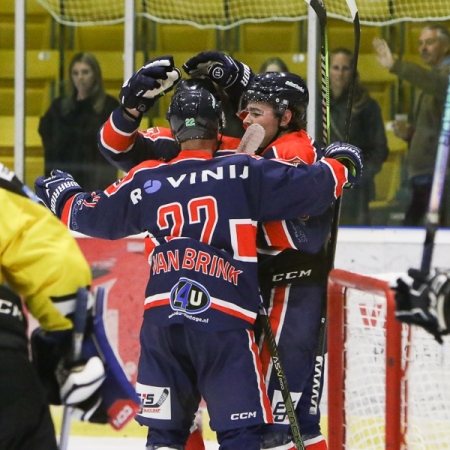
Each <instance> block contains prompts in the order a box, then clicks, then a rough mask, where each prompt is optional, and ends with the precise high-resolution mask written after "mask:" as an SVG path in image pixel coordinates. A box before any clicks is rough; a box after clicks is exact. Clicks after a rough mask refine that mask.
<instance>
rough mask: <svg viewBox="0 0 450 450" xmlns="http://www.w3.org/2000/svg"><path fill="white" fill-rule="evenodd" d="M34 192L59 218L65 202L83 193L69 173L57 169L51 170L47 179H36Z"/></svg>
mask: <svg viewBox="0 0 450 450" xmlns="http://www.w3.org/2000/svg"><path fill="white" fill-rule="evenodd" d="M34 190H35V192H36V195H37V196H38V198H39V199H40V200H41V201H42V203H44V205H45V206H46V207H47V208H48V209H50V211H51V212H52V213H53V214H55V215H56V216H58V217H59V218H61V214H62V210H63V208H64V205H65V203H66V201H67V200H68V199H69V198H70V197H72V196H73V195H75V194H78V193H79V192H83V189H82V188H81V186H80V185H79V184H78V183H77V182H76V181H75V180H74V179H73V177H72V175H70V173H67V172H63V171H61V170H58V169H55V170H52V171H51V173H50V176H49V177H48V178H45V177H39V178H37V179H36V181H35V182H34Z"/></svg>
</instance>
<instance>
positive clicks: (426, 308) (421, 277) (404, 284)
mask: <svg viewBox="0 0 450 450" xmlns="http://www.w3.org/2000/svg"><path fill="white" fill-rule="evenodd" d="M408 275H409V276H408V277H403V278H399V279H398V280H397V284H396V286H395V287H394V290H395V302H396V313H395V316H396V317H397V319H398V320H399V321H400V322H403V323H407V324H410V325H418V326H420V327H422V328H424V329H425V330H426V331H428V332H429V333H431V334H432V335H433V336H434V338H435V339H436V341H438V342H439V343H441V344H442V337H441V336H442V335H444V334H448V333H449V331H450V330H449V328H450V327H449V325H450V295H449V294H450V280H449V273H447V272H442V271H436V270H432V271H431V272H430V273H429V274H428V275H427V274H424V273H423V272H421V271H420V270H417V269H409V270H408Z"/></svg>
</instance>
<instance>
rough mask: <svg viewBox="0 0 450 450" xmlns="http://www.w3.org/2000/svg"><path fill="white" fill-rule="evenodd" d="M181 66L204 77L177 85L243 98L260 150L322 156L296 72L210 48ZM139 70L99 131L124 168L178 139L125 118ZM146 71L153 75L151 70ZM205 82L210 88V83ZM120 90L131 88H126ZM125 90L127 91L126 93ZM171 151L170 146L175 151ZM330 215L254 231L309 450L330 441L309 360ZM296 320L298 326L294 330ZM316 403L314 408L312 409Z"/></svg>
mask: <svg viewBox="0 0 450 450" xmlns="http://www.w3.org/2000/svg"><path fill="white" fill-rule="evenodd" d="M155 64H157V65H160V64H163V59H161V60H156V61H155ZM166 67H168V69H167V70H168V71H169V70H172V68H171V66H170V65H167V66H166ZM184 69H185V71H186V72H187V73H188V74H189V75H192V76H198V75H200V76H201V77H206V78H193V79H188V80H181V82H180V83H179V85H178V86H177V89H185V88H189V87H190V86H197V85H199V84H206V82H209V84H210V85H211V84H212V83H211V82H210V79H211V80H213V81H214V82H215V83H217V84H219V85H220V86H221V87H222V88H223V92H225V93H226V94H228V95H229V96H230V100H231V102H232V103H233V104H234V105H235V106H236V108H237V106H238V104H239V101H240V100H242V102H241V103H242V105H241V109H242V110H243V111H241V113H243V114H242V117H243V119H244V122H243V123H244V126H248V125H251V124H252V123H258V124H260V125H262V126H263V127H264V129H265V132H266V135H265V139H264V141H263V142H262V143H261V146H260V148H259V149H258V153H259V154H261V156H263V157H264V158H268V159H270V158H275V157H277V158H283V159H285V160H288V161H290V162H292V163H306V164H313V163H314V162H316V161H318V160H319V159H320V158H321V157H322V156H323V150H322V148H321V147H320V146H319V145H318V144H316V143H315V141H314V140H313V138H312V137H310V136H309V135H308V134H307V133H306V131H305V125H306V122H305V112H306V107H307V106H308V100H309V98H308V89H307V87H306V84H305V83H304V81H303V80H302V78H301V77H299V76H298V75H295V74H289V73H287V74H286V73H268V74H261V75H258V76H256V78H255V75H254V74H253V73H252V72H251V70H250V69H249V68H248V67H247V66H246V65H245V64H243V63H241V62H239V61H236V60H234V59H233V58H231V57H229V56H227V55H224V54H223V53H220V52H215V51H212V52H202V53H200V54H199V55H196V56H194V57H193V58H191V59H190V60H188V61H187V62H186V63H185V64H184ZM138 74H139V72H138V73H137V74H135V78H134V79H133V77H132V78H131V79H130V80H129V85H130V86H135V87H134V90H135V91H139V93H140V94H139V97H138V98H132V99H131V100H129V101H128V102H127V101H126V100H123V106H122V109H118V110H116V111H115V112H114V113H113V114H112V115H111V117H110V119H109V120H108V122H107V123H106V124H105V125H104V127H103V128H102V130H101V133H100V140H99V148H100V150H101V151H102V153H103V154H104V155H105V156H106V157H107V158H108V159H110V160H111V161H112V162H113V164H115V165H116V166H117V167H119V168H121V169H123V170H129V169H130V168H131V167H133V165H135V164H137V163H139V162H142V161H143V160H144V159H145V158H153V157H155V156H154V155H155V153H157V154H161V152H162V149H170V148H172V146H173V145H175V146H176V143H175V141H174V140H173V136H172V134H171V132H170V130H169V129H164V128H156V129H150V130H148V131H146V132H141V131H136V129H137V126H138V125H137V124H136V123H133V121H132V120H131V119H128V120H127V119H126V117H127V116H128V115H131V114H134V117H135V118H136V117H140V115H139V112H138V111H133V109H130V108H127V107H125V105H129V106H134V105H135V104H136V103H140V102H147V100H146V99H142V95H143V92H145V88H146V87H147V88H148V89H149V90H148V91H147V95H148V96H150V95H151V90H150V87H151V81H150V80H147V84H146V85H145V84H143V78H142V77H139V75H138ZM146 76H147V77H149V78H152V77H151V74H149V73H148V72H147V75H146ZM137 87H139V88H140V89H137ZM205 87H207V88H208V89H211V87H210V86H205ZM124 89H128V90H129V88H128V87H125V88H124ZM128 90H126V91H125V90H124V92H125V93H128V94H129V92H128ZM242 94H244V95H243V96H242ZM241 96H242V99H241ZM124 111H125V112H124ZM222 140H223V141H224V142H226V143H227V145H228V148H229V149H231V148H236V146H237V142H236V140H234V141H231V142H230V141H227V138H226V137H223V138H222ZM333 145H338V146H340V145H342V144H340V143H337V144H333ZM176 151H177V150H176V149H173V150H172V152H173V153H176ZM165 154H166V153H165ZM304 219H307V220H304ZM331 220H332V212H331V210H330V209H329V210H327V211H326V212H325V213H324V214H322V215H320V216H315V217H312V216H310V217H308V218H303V220H301V219H296V220H294V221H282V222H271V223H267V224H264V225H261V226H260V230H259V237H260V238H259V262H260V283H261V287H262V289H263V296H264V298H265V301H266V306H267V308H268V310H269V314H270V319H271V323H272V326H273V328H274V329H275V331H276V338H277V342H278V345H279V347H280V351H281V353H282V354H288V355H289V358H285V359H286V360H287V361H286V363H285V365H286V367H287V375H288V381H289V382H290V386H291V385H292V387H291V391H292V393H293V396H294V401H295V402H299V405H298V406H297V410H296V411H297V415H298V419H299V423H300V427H301V430H302V432H303V433H304V435H303V436H304V440H305V445H306V448H307V449H308V450H325V449H326V448H327V445H326V441H325V439H324V437H323V435H322V434H321V430H320V410H319V408H318V403H319V401H320V396H321V385H320V386H315V387H314V389H313V382H314V375H315V373H314V367H313V365H314V361H315V349H316V347H317V340H318V327H319V324H320V310H321V297H322V296H323V295H325V289H326V279H327V273H326V270H324V267H325V257H326V256H325V255H326V253H325V252H326V249H325V246H326V243H327V239H328V236H329V232H330V229H331ZM299 326H300V327H301V332H297V330H298V329H299ZM262 359H263V367H264V370H265V375H266V376H267V377H268V379H269V380H270V382H269V391H270V397H271V399H272V404H273V405H272V406H273V410H274V411H276V412H277V414H275V421H276V423H278V424H279V427H278V429H277V431H276V432H275V433H274V435H273V436H268V437H267V442H266V443H264V444H263V445H264V446H265V448H268V449H276V448H277V447H278V445H281V446H286V445H287V442H289V440H290V433H289V423H288V421H287V417H286V414H285V412H284V410H283V404H282V401H281V397H280V391H279V387H278V380H277V378H276V376H275V374H273V373H272V371H271V365H270V355H269V353H268V349H267V347H266V346H265V345H264V346H263V348H262ZM322 370H323V367H322ZM313 405H314V406H315V408H313V409H311V406H313ZM310 411H311V412H313V413H312V414H311V413H310ZM283 448H284V447H283Z"/></svg>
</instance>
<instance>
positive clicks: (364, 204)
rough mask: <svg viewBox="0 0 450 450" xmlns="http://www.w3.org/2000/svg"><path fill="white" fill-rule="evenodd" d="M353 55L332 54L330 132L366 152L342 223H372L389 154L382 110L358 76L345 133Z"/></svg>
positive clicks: (346, 198)
mask: <svg viewBox="0 0 450 450" xmlns="http://www.w3.org/2000/svg"><path fill="white" fill-rule="evenodd" d="M353 61H354V60H353V54H352V52H351V51H350V50H348V49H346V48H338V49H336V50H334V51H332V52H331V54H330V122H331V123H330V125H331V126H330V132H331V142H336V141H341V142H349V143H351V144H353V145H356V146H357V147H359V148H360V149H361V150H362V152H363V155H364V175H363V176H362V178H361V181H360V182H359V184H357V185H355V186H353V188H352V189H349V190H347V191H346V192H345V194H344V195H343V197H342V206H341V218H340V222H339V223H340V224H341V225H371V217H370V210H369V203H370V202H371V201H372V200H374V199H375V175H376V174H377V173H378V172H380V170H381V167H382V165H383V162H384V161H386V158H387V156H388V153H389V148H388V146H387V138H386V132H385V129H384V123H383V118H382V116H381V109H380V106H379V105H378V103H377V102H376V101H375V100H374V99H373V98H371V97H370V95H369V93H368V91H367V89H366V88H365V87H364V86H362V84H361V83H360V82H359V78H358V77H357V78H356V80H355V87H354V96H353V105H352V116H351V127H350V132H349V136H348V137H347V136H344V133H345V120H346V111H347V102H348V94H349V89H350V88H352V86H351V85H350V83H351V81H352V71H353Z"/></svg>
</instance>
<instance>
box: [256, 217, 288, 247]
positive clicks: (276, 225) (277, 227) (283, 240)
mask: <svg viewBox="0 0 450 450" xmlns="http://www.w3.org/2000/svg"><path fill="white" fill-rule="evenodd" d="M263 226H264V230H265V234H266V237H267V239H268V241H269V242H268V244H269V245H270V246H272V247H280V250H281V249H285V248H292V247H293V245H292V241H291V240H290V239H289V236H288V235H287V234H286V229H285V227H284V222H267V223H265V224H264V225H263Z"/></svg>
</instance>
